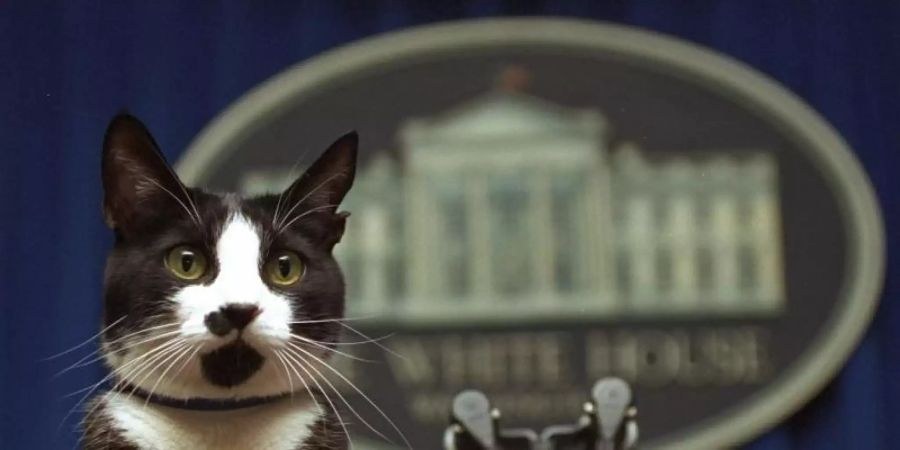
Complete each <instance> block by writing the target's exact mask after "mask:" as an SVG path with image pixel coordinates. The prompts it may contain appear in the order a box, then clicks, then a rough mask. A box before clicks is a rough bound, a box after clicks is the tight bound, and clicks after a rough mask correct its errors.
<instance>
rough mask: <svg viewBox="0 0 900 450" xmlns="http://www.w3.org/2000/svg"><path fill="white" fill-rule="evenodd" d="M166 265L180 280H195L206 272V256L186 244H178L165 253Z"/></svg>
mask: <svg viewBox="0 0 900 450" xmlns="http://www.w3.org/2000/svg"><path fill="white" fill-rule="evenodd" d="M166 267H167V268H168V269H169V272H172V274H173V275H175V276H176V277H178V278H181V279H182V280H196V279H197V278H200V277H202V276H203V274H205V273H206V256H204V255H203V253H202V252H200V251H199V250H197V249H195V248H194V247H191V246H188V245H179V246H178V247H175V248H173V249H172V250H170V251H169V254H168V255H166Z"/></svg>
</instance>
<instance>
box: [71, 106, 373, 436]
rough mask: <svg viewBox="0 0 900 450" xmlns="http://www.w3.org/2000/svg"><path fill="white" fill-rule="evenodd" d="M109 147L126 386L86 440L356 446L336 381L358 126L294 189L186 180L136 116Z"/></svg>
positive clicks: (94, 414)
mask: <svg viewBox="0 0 900 450" xmlns="http://www.w3.org/2000/svg"><path fill="white" fill-rule="evenodd" d="M103 145H104V146H103V163H102V176H103V189H104V201H103V212H104V216H105V219H106V223H107V224H108V225H109V226H110V227H111V228H112V229H113V231H114V233H115V244H114V246H113V248H112V250H111V252H110V254H109V257H108V260H107V265H106V272H105V287H104V296H105V298H104V302H105V303H104V306H105V308H104V327H105V328H104V329H103V331H102V334H101V349H102V352H103V357H104V360H105V362H106V364H107V365H108V366H109V368H110V369H111V371H112V372H111V374H110V376H109V380H111V381H110V386H111V388H110V389H109V391H108V392H106V393H104V394H101V395H99V396H97V397H96V398H94V399H93V400H92V402H91V404H90V405H89V407H88V414H87V415H86V417H85V420H84V438H83V445H84V447H85V448H86V449H88V450H95V449H109V450H122V449H134V450H150V449H153V450H175V449H188V450H204V449H210V450H212V449H215V450H232V449H233V450H238V449H240V450H256V449H260V450H262V449H271V450H325V449H329V450H335V449H337V450H339V449H346V448H347V437H346V429H345V428H344V420H342V419H341V418H340V415H339V414H340V412H339V410H337V409H335V406H334V402H333V400H334V399H332V398H327V397H326V396H325V395H324V394H323V393H324V392H326V390H325V389H324V388H327V385H325V384H324V383H325V382H326V380H325V378H326V376H327V375H331V373H330V372H332V371H333V369H331V368H330V366H329V365H328V362H327V360H328V357H329V355H330V354H331V353H333V352H335V351H337V350H335V349H334V346H335V345H336V342H337V339H338V337H339V335H340V331H341V322H340V320H341V318H342V315H343V312H344V282H343V279H342V276H341V271H340V268H339V267H338V264H337V263H336V262H335V260H334V258H333V257H332V248H333V247H334V245H335V244H337V243H338V241H340V239H341V235H342V234H343V232H344V223H345V221H346V219H347V216H348V214H347V213H343V212H338V210H337V208H338V205H339V204H340V203H341V201H342V199H343V198H344V196H345V195H346V194H347V191H348V190H349V189H350V186H351V184H352V183H353V178H354V173H355V165H356V153H357V136H356V134H355V133H350V134H347V135H346V136H344V137H342V138H340V139H338V140H337V141H336V142H335V143H334V144H332V145H331V147H329V148H328V149H327V150H326V151H325V152H324V153H323V154H322V156H321V157H320V158H319V159H318V160H317V161H315V162H314V163H313V164H312V165H311V166H310V167H309V169H308V170H307V171H306V173H304V174H303V175H302V176H300V177H299V179H297V180H296V181H295V182H294V183H293V184H292V185H291V186H290V187H289V188H288V189H287V190H285V191H284V192H282V193H281V194H280V195H277V194H273V195H263V196H260V197H252V198H244V197H241V196H238V195H236V194H219V193H212V192H206V191H203V190H200V189H196V188H188V187H186V186H184V185H183V184H182V182H181V181H180V180H179V179H178V177H177V176H176V175H175V172H174V171H173V170H172V169H171V167H170V166H169V165H168V164H167V163H166V161H165V159H164V158H163V156H162V154H161V153H160V151H159V149H158V148H157V145H156V143H155V142H154V140H153V138H152V137H151V135H150V133H149V132H148V131H147V130H146V128H145V127H144V126H143V124H141V123H140V122H139V121H138V120H137V119H135V118H134V117H132V116H129V115H127V114H122V115H119V116H117V117H115V118H114V119H113V120H112V122H111V124H110V125H109V128H108V130H107V133H106V137H105V140H104V144H103ZM332 397H333V395H332Z"/></svg>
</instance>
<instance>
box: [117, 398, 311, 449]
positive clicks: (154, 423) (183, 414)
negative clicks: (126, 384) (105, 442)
mask: <svg viewBox="0 0 900 450" xmlns="http://www.w3.org/2000/svg"><path fill="white" fill-rule="evenodd" d="M123 397H125V398H123ZM105 403H106V405H105V406H106V412H107V415H108V417H109V418H110V419H111V421H112V424H111V425H113V427H115V428H117V429H118V431H119V432H121V434H122V436H123V437H124V438H126V439H127V440H128V441H130V442H131V443H133V444H135V445H137V446H138V447H140V448H141V449H146V450H151V449H152V450H185V449H192V450H206V449H209V450H213V449H215V450H246V449H255V450H296V449H299V448H300V447H301V445H302V444H303V442H304V441H305V440H306V439H307V438H308V437H309V436H310V434H311V433H312V431H311V429H310V426H311V425H313V424H314V423H316V421H317V420H318V419H319V418H320V417H321V415H322V413H321V410H320V409H319V408H318V407H316V406H314V405H311V404H309V403H308V402H307V401H306V400H297V401H291V400H283V401H280V402H278V403H276V404H273V405H263V406H258V407H253V408H246V409H241V410H236V411H211V412H210V411H187V410H180V409H174V408H168V407H164V406H157V405H152V404H151V405H146V406H145V404H144V400H143V399H138V398H127V396H121V395H120V396H111V397H107V399H106V400H105Z"/></svg>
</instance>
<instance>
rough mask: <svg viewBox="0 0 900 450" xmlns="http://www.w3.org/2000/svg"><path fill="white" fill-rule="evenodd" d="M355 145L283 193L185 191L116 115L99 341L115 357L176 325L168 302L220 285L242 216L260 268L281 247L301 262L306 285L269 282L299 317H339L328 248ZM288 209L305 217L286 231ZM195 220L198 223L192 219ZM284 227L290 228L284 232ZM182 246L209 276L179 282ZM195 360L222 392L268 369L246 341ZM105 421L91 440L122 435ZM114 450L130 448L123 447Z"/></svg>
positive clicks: (108, 152)
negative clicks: (201, 258)
mask: <svg viewBox="0 0 900 450" xmlns="http://www.w3.org/2000/svg"><path fill="white" fill-rule="evenodd" d="M356 147H357V137H356V134H355V133H351V134H348V135H346V136H344V137H342V138H341V139H339V140H338V141H337V142H335V143H334V144H333V145H332V146H331V147H330V148H329V149H328V150H327V151H326V152H325V153H324V154H323V155H322V157H321V158H319V160H317V161H316V162H315V163H314V164H313V165H312V166H311V167H310V168H309V169H308V170H307V171H306V173H304V175H302V176H301V177H300V178H299V179H298V180H296V181H295V182H294V183H293V184H292V185H291V186H290V188H288V189H287V190H286V191H285V192H284V193H283V194H282V195H280V196H279V195H264V196H260V197H255V198H241V197H239V196H237V195H234V194H217V193H210V192H206V191H203V190H201V189H197V188H187V187H186V186H184V185H183V184H182V183H181V181H180V180H179V179H178V177H177V176H176V175H175V173H174V171H173V170H172V169H171V167H170V166H169V165H168V163H167V162H166V161H165V159H164V157H163V155H162V153H161V152H160V151H159V149H158V147H157V145H156V143H155V141H154V139H153V138H152V136H151V135H150V133H149V132H148V131H147V130H146V128H145V127H144V126H143V124H141V123H140V122H139V121H138V120H137V119H136V118H134V117H132V116H130V115H127V114H122V115H119V116H117V117H115V118H114V119H113V120H112V122H111V124H110V126H109V128H108V130H107V133H106V137H105V140H104V148H103V164H102V172H103V187H104V192H105V197H104V202H103V211H104V216H105V219H106V222H107V223H108V224H109V226H110V227H111V228H112V229H113V231H114V233H115V243H114V245H113V248H112V250H111V252H110V254H109V257H108V260H107V265H106V271H105V295H104V322H105V323H104V326H105V327H108V329H107V330H106V331H105V332H104V334H103V336H102V339H103V340H104V342H107V343H112V344H109V345H108V350H112V351H116V350H118V349H121V348H122V347H121V344H122V343H116V342H114V341H115V340H116V339H118V338H121V337H123V336H126V335H129V334H131V333H135V332H139V331H141V330H144V329H147V328H149V327H152V326H158V325H164V324H171V323H174V322H175V321H176V317H175V315H174V311H175V310H174V305H173V304H172V302H171V300H169V299H170V297H171V296H172V295H173V294H174V293H175V292H177V291H178V290H180V289H182V288H184V287H185V286H187V285H188V284H189V283H202V284H209V283H212V282H213V281H214V280H215V278H216V276H217V274H218V267H216V261H217V258H216V254H215V252H216V248H215V247H216V242H217V240H218V237H219V235H220V234H221V233H222V230H223V227H224V225H225V224H226V223H227V221H228V219H229V218H230V216H231V215H232V214H234V213H236V212H239V213H241V214H243V215H245V216H247V217H248V218H249V219H250V220H251V221H252V222H253V223H254V225H255V226H256V227H257V228H258V230H259V231H260V235H261V236H262V237H263V239H262V244H261V246H262V248H261V249H260V251H261V255H262V258H261V260H262V261H265V260H266V259H267V255H269V254H270V253H271V252H274V251H279V250H290V251H293V252H296V253H297V254H298V255H299V256H300V258H301V259H302V261H303V263H304V267H305V273H304V275H303V280H302V282H301V283H297V284H296V285H294V286H291V287H289V288H284V287H281V286H277V285H274V284H273V285H270V288H271V289H273V290H277V291H280V292H281V293H282V294H284V295H285V296H287V297H289V298H290V299H291V300H292V309H293V310H294V314H295V318H294V319H295V320H300V319H307V320H310V319H311V320H317V319H335V318H340V317H342V316H343V313H344V282H343V277H342V275H341V271H340V268H339V267H338V264H337V262H336V261H335V260H334V258H333V256H332V254H331V251H332V248H333V247H334V245H335V244H336V243H337V242H338V241H339V240H340V238H341V236H342V234H343V231H344V224H345V221H346V219H347V216H348V214H346V213H343V212H338V211H337V205H338V204H339V203H340V201H341V200H342V199H343V197H344V196H345V195H346V193H347V191H348V190H349V189H350V186H351V185H352V182H353V178H354V171H355V164H356ZM279 197H280V198H281V200H280V206H279ZM195 207H196V210H195V209H194V208H195ZM290 208H294V212H293V213H292V214H291V215H290V217H291V218H293V217H297V216H298V214H299V213H305V214H304V216H303V217H302V218H300V219H298V220H296V221H294V222H291V223H290V225H289V226H287V223H286V222H287V221H284V217H285V216H286V214H287V212H288V211H287V210H288V209H290ZM276 209H278V210H280V213H279V215H280V216H281V217H279V218H278V219H279V220H275V219H276V218H275V217H274V215H275V211H276ZM194 214H196V215H198V216H199V218H196V217H192V216H193V215H194ZM279 223H283V224H285V225H286V226H285V227H284V228H283V229H278V228H279V227H278V225H279ZM185 244H190V245H192V246H195V247H196V248H198V249H199V250H201V251H202V252H204V253H205V255H206V256H207V262H208V270H207V272H206V274H205V275H203V277H201V278H200V279H199V280H195V281H185V280H181V279H178V278H176V277H174V276H172V275H171V274H170V273H169V272H168V270H167V269H166V267H165V265H164V263H163V262H164V259H165V257H166V255H167V253H168V252H169V251H170V250H171V249H172V248H174V247H176V246H179V245H185ZM262 270H263V269H262V262H260V271H262ZM260 273H261V274H262V272H260ZM262 279H263V280H266V277H264V276H263V277H262ZM291 328H292V332H293V333H294V334H298V335H301V336H305V337H307V338H310V339H314V340H316V341H320V342H327V343H334V342H336V341H337V339H338V337H339V335H340V331H341V330H340V325H339V324H338V323H336V322H321V323H316V324H306V325H303V326H299V325H296V324H292V325H291ZM126 344H127V343H126ZM198 357H199V358H201V362H202V368H203V370H202V372H203V376H204V378H205V379H206V380H208V381H209V382H210V383H211V384H213V385H216V386H224V387H230V386H235V385H239V384H241V383H243V382H245V381H246V380H248V379H249V378H250V377H251V376H252V375H253V374H254V373H255V372H257V371H258V370H259V369H260V367H262V365H263V363H264V357H263V356H262V355H261V354H260V353H259V352H257V351H256V350H254V349H253V348H251V347H250V346H248V345H246V344H245V343H243V342H242V341H240V340H237V341H235V342H233V343H232V344H229V345H226V346H225V347H221V348H219V349H217V350H215V351H212V352H211V353H209V354H205V355H200V356H198ZM100 409H101V410H102V408H100ZM98 414H101V415H100V416H99V419H97V418H94V419H96V420H93V421H92V422H90V423H95V424H94V425H92V426H91V427H88V428H86V436H88V435H95V436H96V435H98V433H99V434H103V433H106V434H110V435H111V436H112V435H115V434H116V433H115V430H108V429H106V430H104V429H102V425H98V424H102V423H104V421H103V420H102V419H103V417H102V413H98ZM107 422H108V421H107ZM319 426H320V427H322V429H323V430H328V431H327V433H328V436H323V437H322V438H326V437H327V439H326V440H328V441H329V442H330V441H331V440H333V438H332V437H329V436H330V435H331V433H332V431H331V430H332V426H331V425H330V424H329V423H327V420H326V423H323V424H320V425H319ZM98 427H99V428H98ZM317 439H318V438H317ZM112 441H114V442H118V441H116V439H112ZM323 442H324V441H323ZM110 448H122V449H126V448H133V447H129V446H128V445H127V443H124V444H121V445H119V444H115V445H113V446H112V447H110ZM317 448H326V447H323V446H315V445H313V446H304V447H303V449H304V450H312V449H317ZM327 448H330V449H338V448H343V447H340V446H329V447H327Z"/></svg>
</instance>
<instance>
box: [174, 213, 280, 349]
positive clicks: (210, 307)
mask: <svg viewBox="0 0 900 450" xmlns="http://www.w3.org/2000/svg"><path fill="white" fill-rule="evenodd" d="M261 242H262V241H261V239H260V235H259V231H258V229H257V228H256V227H255V226H254V225H253V223H252V222H251V221H250V220H249V219H247V218H246V217H245V216H244V215H242V214H239V213H235V214H233V215H232V216H231V218H230V219H229V220H228V222H227V223H226V224H225V226H224V227H223V229H222V234H221V236H220V237H219V241H218V243H217V244H216V255H215V257H216V259H217V260H218V267H219V273H218V274H217V276H216V279H215V280H214V281H213V283H212V284H210V285H209V286H204V285H193V286H189V287H186V288H184V289H182V290H181V291H179V292H178V293H177V294H176V295H175V298H174V300H175V302H176V303H177V304H178V316H179V318H180V319H181V321H182V323H183V325H182V332H183V334H184V335H185V336H187V337H195V338H199V340H206V341H210V342H220V343H224V342H228V341H230V340H231V339H232V338H233V337H234V335H235V334H236V332H232V333H230V334H228V335H226V336H224V337H221V338H220V337H217V336H214V335H212V334H211V333H209V331H208V330H207V328H206V325H205V324H204V320H205V319H206V316H207V314H209V313H211V312H214V311H217V310H218V309H219V308H221V307H223V306H225V305H227V304H232V303H240V304H251V305H256V306H258V307H259V308H260V309H261V310H262V312H261V313H260V315H259V316H258V317H257V318H256V320H254V321H253V322H252V323H251V324H250V325H249V326H247V328H246V329H245V330H244V333H243V336H244V337H245V339H246V340H247V341H248V342H249V343H250V344H251V345H256V346H258V347H270V346H277V345H281V344H283V343H284V342H285V341H287V340H288V339H289V336H290V321H291V318H292V312H291V304H290V299H288V298H287V297H285V296H283V295H280V294H278V293H276V292H274V291H272V290H271V289H269V287H268V286H267V285H266V284H265V283H264V282H263V280H262V278H260V264H262V262H261V261H260V246H261ZM260 350H262V348H260Z"/></svg>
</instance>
